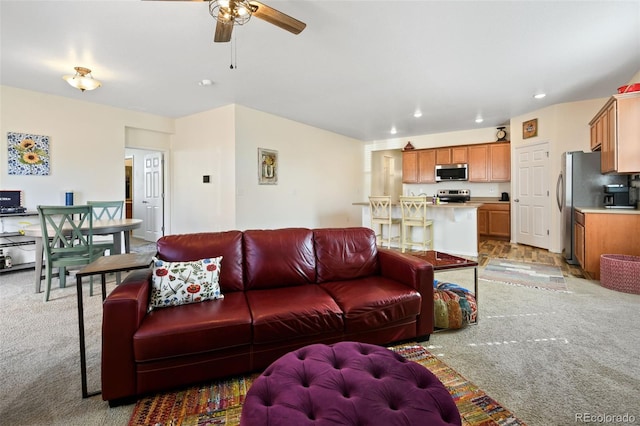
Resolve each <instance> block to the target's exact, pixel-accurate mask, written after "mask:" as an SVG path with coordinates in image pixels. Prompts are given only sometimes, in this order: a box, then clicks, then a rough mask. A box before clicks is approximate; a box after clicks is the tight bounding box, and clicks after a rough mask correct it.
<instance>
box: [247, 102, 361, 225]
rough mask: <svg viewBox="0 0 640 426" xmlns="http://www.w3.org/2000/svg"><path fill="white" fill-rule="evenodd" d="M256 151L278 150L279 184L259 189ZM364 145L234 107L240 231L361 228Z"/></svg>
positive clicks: (248, 109)
mask: <svg viewBox="0 0 640 426" xmlns="http://www.w3.org/2000/svg"><path fill="white" fill-rule="evenodd" d="M258 148H266V149H271V150H276V151H278V161H279V163H280V164H279V168H278V184H277V185H259V184H258V168H257V167H258ZM362 149H363V143H362V142H360V141H358V140H355V139H351V138H347V137H345V136H341V135H338V134H335V133H331V132H327V131H325V130H321V129H318V128H315V127H311V126H307V125H304V124H301V123H298V122H295V121H291V120H287V119H284V118H281V117H277V116H274V115H271V114H266V113H263V112H260V111H256V110H253V109H250V108H245V107H241V106H236V174H235V177H236V184H237V185H236V190H237V197H236V202H237V206H236V207H237V214H236V217H237V223H236V225H237V227H238V228H239V229H252V228H253V229H255V228H277V227H292V226H293V227H295V226H302V227H310V228H313V227H333V226H336V227H342V226H360V222H361V220H360V215H361V211H360V208H357V207H354V206H353V205H352V203H353V202H354V201H358V200H360V199H362V197H363V195H362V169H363V163H362Z"/></svg>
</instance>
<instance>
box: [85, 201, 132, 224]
mask: <svg viewBox="0 0 640 426" xmlns="http://www.w3.org/2000/svg"><path fill="white" fill-rule="evenodd" d="M87 204H89V205H90V206H91V207H93V219H94V220H108V219H122V212H123V210H124V200H121V201H87Z"/></svg>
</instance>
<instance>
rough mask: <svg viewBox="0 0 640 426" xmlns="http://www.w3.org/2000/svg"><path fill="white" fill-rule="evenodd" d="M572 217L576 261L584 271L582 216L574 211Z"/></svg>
mask: <svg viewBox="0 0 640 426" xmlns="http://www.w3.org/2000/svg"><path fill="white" fill-rule="evenodd" d="M574 215H575V218H576V222H575V227H574V237H575V241H574V243H573V244H574V250H575V254H576V259H578V263H580V267H581V268H582V269H584V238H585V232H584V214H583V213H582V212H579V211H576V212H575V213H574Z"/></svg>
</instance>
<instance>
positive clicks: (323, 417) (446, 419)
mask: <svg viewBox="0 0 640 426" xmlns="http://www.w3.org/2000/svg"><path fill="white" fill-rule="evenodd" d="M460 424H461V422H460V413H459V412H458V409H457V408H456V405H455V403H454V402H453V399H452V398H451V395H450V394H449V392H448V391H447V389H446V388H445V387H444V385H443V384H442V383H441V382H440V381H439V380H438V379H437V378H436V376H434V375H433V373H431V372H430V371H429V370H427V369H426V368H424V367H422V366H421V365H419V364H417V363H414V362H412V361H407V360H406V359H405V358H403V357H402V356H400V355H398V354H396V353H394V352H392V351H390V350H388V349H385V348H382V347H380V346H375V345H369V344H364V343H355V342H341V343H336V344H334V345H331V346H327V345H321V344H317V345H310V346H306V347H304V348H301V349H298V350H297V351H294V352H290V353H288V354H286V355H284V356H282V357H281V358H280V359H278V360H276V361H275V362H274V363H273V364H271V365H270V366H269V367H268V368H267V369H266V370H265V372H264V373H263V374H262V375H261V376H260V377H258V378H257V379H256V380H255V381H254V382H253V385H252V386H251V388H250V389H249V392H247V397H246V399H245V403H244V406H243V408H242V417H241V420H240V425H241V426H254V425H271V426H276V425H278V426H279V425H282V426H292V425H295V426H303V425H363V426H364V425H381V426H393V425H460Z"/></svg>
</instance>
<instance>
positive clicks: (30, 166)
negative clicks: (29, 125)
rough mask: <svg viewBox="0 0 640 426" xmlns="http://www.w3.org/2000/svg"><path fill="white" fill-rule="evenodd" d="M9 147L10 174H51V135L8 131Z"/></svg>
mask: <svg viewBox="0 0 640 426" xmlns="http://www.w3.org/2000/svg"><path fill="white" fill-rule="evenodd" d="M7 147H8V148H9V155H8V156H7V159H8V162H9V167H8V172H9V174H10V175H38V176H46V175H48V174H49V136H44V135H32V134H29V133H17V132H8V133H7Z"/></svg>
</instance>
